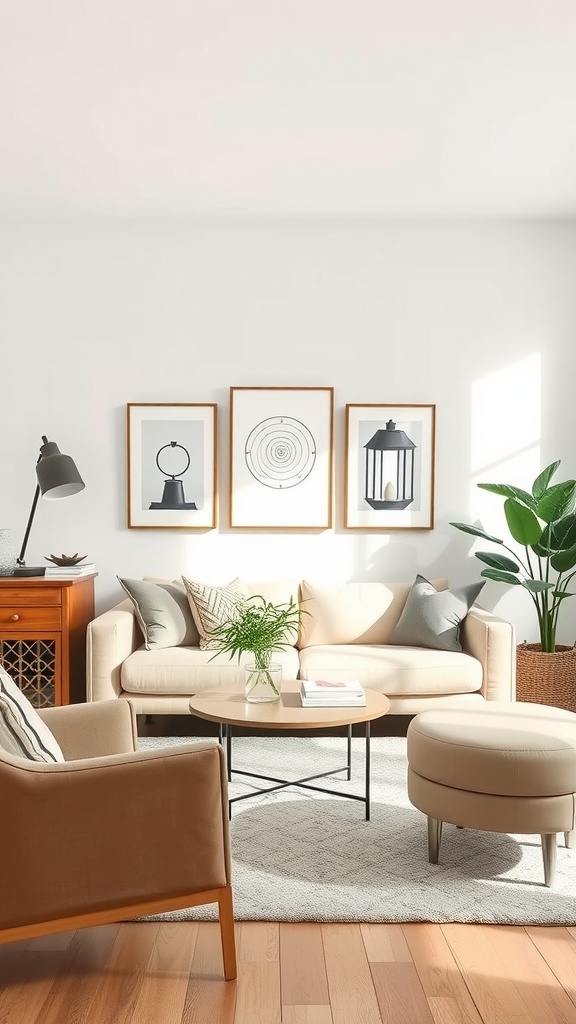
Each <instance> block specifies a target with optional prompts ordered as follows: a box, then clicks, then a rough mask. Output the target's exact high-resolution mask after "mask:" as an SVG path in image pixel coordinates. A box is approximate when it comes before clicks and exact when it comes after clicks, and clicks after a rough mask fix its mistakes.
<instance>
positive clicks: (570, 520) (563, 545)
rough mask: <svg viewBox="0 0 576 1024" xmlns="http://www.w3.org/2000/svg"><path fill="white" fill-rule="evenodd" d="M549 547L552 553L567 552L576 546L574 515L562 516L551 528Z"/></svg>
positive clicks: (575, 516)
mask: <svg viewBox="0 0 576 1024" xmlns="http://www.w3.org/2000/svg"><path fill="white" fill-rule="evenodd" d="M551 532H552V542H551V546H552V547H553V548H554V551H567V550H568V548H571V547H574V545H575V544H576V515H574V513H571V514H570V515H568V516H564V518H563V519H560V521H559V522H557V523H554V524H553V526H552V531H551Z"/></svg>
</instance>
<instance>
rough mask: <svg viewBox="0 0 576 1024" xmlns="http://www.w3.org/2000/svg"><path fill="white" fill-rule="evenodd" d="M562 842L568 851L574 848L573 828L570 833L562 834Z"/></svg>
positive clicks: (574, 831) (574, 833)
mask: <svg viewBox="0 0 576 1024" xmlns="http://www.w3.org/2000/svg"><path fill="white" fill-rule="evenodd" d="M564 842H565V844H566V846H567V847H568V849H569V850H573V849H574V847H575V846H576V828H573V829H572V831H571V832H565V833H564Z"/></svg>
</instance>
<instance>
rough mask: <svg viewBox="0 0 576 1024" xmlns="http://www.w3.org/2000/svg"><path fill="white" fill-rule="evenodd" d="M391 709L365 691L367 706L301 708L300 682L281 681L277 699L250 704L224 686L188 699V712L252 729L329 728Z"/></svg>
mask: <svg viewBox="0 0 576 1024" xmlns="http://www.w3.org/2000/svg"><path fill="white" fill-rule="evenodd" d="M389 710H390V701H389V700H388V697H385V696H384V694H382V693H377V691H376V690H370V689H366V707H363V708H351V707H340V708H335V707H329V708H303V707H302V704H301V702H300V680H297V679H283V680H282V683H281V690H280V700H279V701H276V702H275V703H272V702H270V703H265V704H250V703H248V701H247V700H246V697H245V696H244V687H240V686H223V687H221V688H220V689H218V690H207V691H205V692H204V693H197V694H195V695H194V697H191V698H190V712H191V714H193V715H198V716H199V717H200V718H206V719H208V721H209V722H222V723H223V724H225V725H245V726H250V727H251V728H254V729H330V728H333V727H335V726H338V725H354V723H355V722H371V721H372V720H373V719H374V718H380V717H381V716H382V715H385V714H386V713H387V712H388V711H389Z"/></svg>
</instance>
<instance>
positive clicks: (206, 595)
mask: <svg viewBox="0 0 576 1024" xmlns="http://www.w3.org/2000/svg"><path fill="white" fill-rule="evenodd" d="M182 582H183V584H184V586H185V588H186V593H187V594H188V601H189V602H190V611H191V612H192V618H193V619H194V622H195V623H196V628H197V630H198V633H199V634H200V649H201V650H202V651H213V650H216V649H217V648H218V644H217V643H215V642H214V641H213V640H210V639H209V637H210V633H211V632H212V630H213V629H215V628H216V626H221V625H222V624H223V623H224V622H227V621H228V620H229V619H231V618H234V615H235V612H236V610H237V609H238V608H239V606H240V605H241V604H243V603H244V601H245V600H246V595H245V593H244V589H243V587H242V584H241V583H240V580H238V579H235V580H232V581H231V583H229V584H228V585H227V586H226V587H211V586H208V584H206V583H197V582H196V581H195V580H189V579H187V578H186V576H183V577H182Z"/></svg>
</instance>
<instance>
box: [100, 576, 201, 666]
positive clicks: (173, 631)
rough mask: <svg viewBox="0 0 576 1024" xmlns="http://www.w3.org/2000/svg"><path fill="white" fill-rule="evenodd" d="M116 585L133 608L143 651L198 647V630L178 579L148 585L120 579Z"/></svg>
mask: <svg viewBox="0 0 576 1024" xmlns="http://www.w3.org/2000/svg"><path fill="white" fill-rule="evenodd" d="M118 582H119V583H120V585H121V586H122V587H123V588H124V590H125V591H126V593H127V594H128V597H129V598H130V600H131V601H132V603H133V605H134V613H135V615H136V621H137V622H138V625H139V626H140V629H141V630H142V635H143V637H144V646H145V648H146V650H147V651H150V650H152V649H153V648H155V647H159V648H162V647H177V646H178V645H179V644H185V645H188V646H195V645H197V644H198V642H199V637H198V630H197V629H196V627H195V625H194V620H193V618H192V613H191V611H190V605H189V603H188V597H187V594H186V591H185V589H184V586H183V584H182V583H180V582H179V581H178V580H175V581H174V582H172V583H169V582H163V583H151V582H150V581H148V580H138V579H135V580H130V579H122V577H120V576H118Z"/></svg>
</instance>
